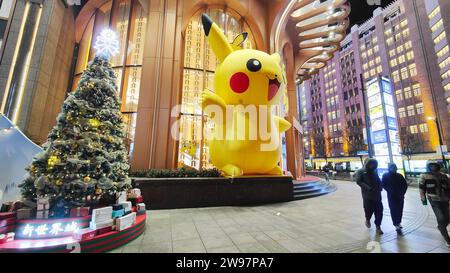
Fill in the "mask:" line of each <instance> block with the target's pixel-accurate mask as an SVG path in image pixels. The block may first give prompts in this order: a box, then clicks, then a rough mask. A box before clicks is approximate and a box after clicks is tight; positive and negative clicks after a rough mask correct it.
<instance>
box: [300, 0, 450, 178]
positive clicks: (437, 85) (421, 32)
mask: <svg viewBox="0 0 450 273" xmlns="http://www.w3.org/2000/svg"><path fill="white" fill-rule="evenodd" d="M449 9H450V3H449V2H448V1H438V0H433V1H428V0H427V1H424V0H414V1H404V0H398V1H395V2H394V3H392V4H390V5H389V6H387V7H386V8H384V9H382V8H378V9H377V10H375V11H374V14H373V18H371V19H369V20H368V21H366V22H364V23H363V24H361V25H359V26H358V25H355V26H353V27H352V29H351V31H350V33H349V34H348V35H347V37H346V38H345V39H344V40H343V41H342V42H341V49H340V52H339V54H335V56H334V57H333V59H332V60H331V61H330V62H328V64H327V66H326V67H325V68H324V69H322V70H321V71H320V72H319V73H318V74H317V75H314V76H312V77H311V78H310V79H308V80H307V81H306V82H304V83H303V84H302V85H300V86H299V87H298V90H299V91H300V92H299V98H302V97H303V98H304V100H306V101H311V103H306V104H305V106H306V107H307V108H306V109H305V110H304V111H303V112H302V115H303V117H302V120H303V122H304V124H303V125H304V126H305V128H308V130H307V137H306V138H305V156H306V158H307V159H308V160H307V162H308V163H309V164H314V163H316V166H315V167H319V166H321V165H324V164H326V162H334V163H346V164H344V165H343V167H344V168H347V167H349V168H352V169H355V168H358V167H360V164H361V159H360V157H359V155H360V154H361V152H363V151H367V150H368V147H367V133H366V130H365V128H366V110H365V106H364V96H363V94H362V92H363V89H362V86H363V85H364V89H365V88H366V83H367V82H369V81H370V80H372V79H374V78H376V77H378V76H383V77H387V78H389V79H390V80H391V82H392V85H393V89H394V92H395V98H396V105H397V107H396V108H397V113H396V114H397V118H398V125H399V128H400V140H401V144H402V148H403V153H404V154H405V158H404V159H405V161H407V159H408V157H409V159H411V162H410V163H411V164H412V165H411V169H413V170H414V169H416V170H418V169H419V168H421V167H422V166H423V165H424V161H426V160H427V159H430V158H436V159H440V158H442V156H439V155H438V154H437V153H436V150H437V147H439V146H440V144H441V143H440V139H442V142H443V144H444V145H449V144H450V119H449V113H450V112H449V110H450V108H449V101H450V99H448V97H449V96H450V93H449V90H450V84H449V83H450V79H449V77H448V76H449V75H450V72H449V69H450V66H449V65H450V59H449V58H450V57H449V56H450V55H449V54H448V53H449V50H448V48H449V43H448V40H447V38H446V37H447V36H446V32H447V31H448V28H449V27H450V22H449V20H450V13H449V12H448V11H449ZM438 125H439V126H438ZM438 150H439V149H438ZM405 164H406V165H408V163H405ZM414 164H415V165H417V166H416V167H415V165H414ZM405 167H406V168H407V170H409V168H408V166H405Z"/></svg>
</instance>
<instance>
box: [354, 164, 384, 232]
mask: <svg viewBox="0 0 450 273" xmlns="http://www.w3.org/2000/svg"><path fill="white" fill-rule="evenodd" d="M377 169H378V161H376V160H375V159H371V158H369V159H367V160H366V162H365V164H364V166H363V168H362V169H360V170H358V171H357V172H356V174H355V180H356V183H357V184H358V185H359V186H360V187H361V193H362V197H363V202H364V212H365V215H366V227H367V228H371V227H372V225H371V223H370V221H371V219H372V216H373V215H374V214H375V225H376V228H377V234H378V235H383V231H382V230H381V223H382V221H383V209H384V208H383V202H382V197H381V192H382V191H383V187H382V184H381V180H380V177H379V176H378V172H377Z"/></svg>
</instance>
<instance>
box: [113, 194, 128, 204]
mask: <svg viewBox="0 0 450 273" xmlns="http://www.w3.org/2000/svg"><path fill="white" fill-rule="evenodd" d="M127 198H128V196H127V192H126V191H122V192H119V193H117V198H116V199H117V204H120V203H123V202H126V201H127Z"/></svg>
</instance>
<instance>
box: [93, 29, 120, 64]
mask: <svg viewBox="0 0 450 273" xmlns="http://www.w3.org/2000/svg"><path fill="white" fill-rule="evenodd" d="M119 48H120V46H119V39H118V38H117V34H116V33H115V32H114V31H112V30H111V29H105V30H103V31H102V32H101V33H100V35H99V36H98V37H97V40H96V41H95V45H94V49H95V51H96V53H97V55H99V56H100V55H102V56H106V57H111V56H114V55H116V54H117V53H119Z"/></svg>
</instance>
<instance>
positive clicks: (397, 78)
mask: <svg viewBox="0 0 450 273" xmlns="http://www.w3.org/2000/svg"><path fill="white" fill-rule="evenodd" d="M392 79H393V80H394V82H399V81H400V73H399V71H398V70H397V71H394V72H392Z"/></svg>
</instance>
